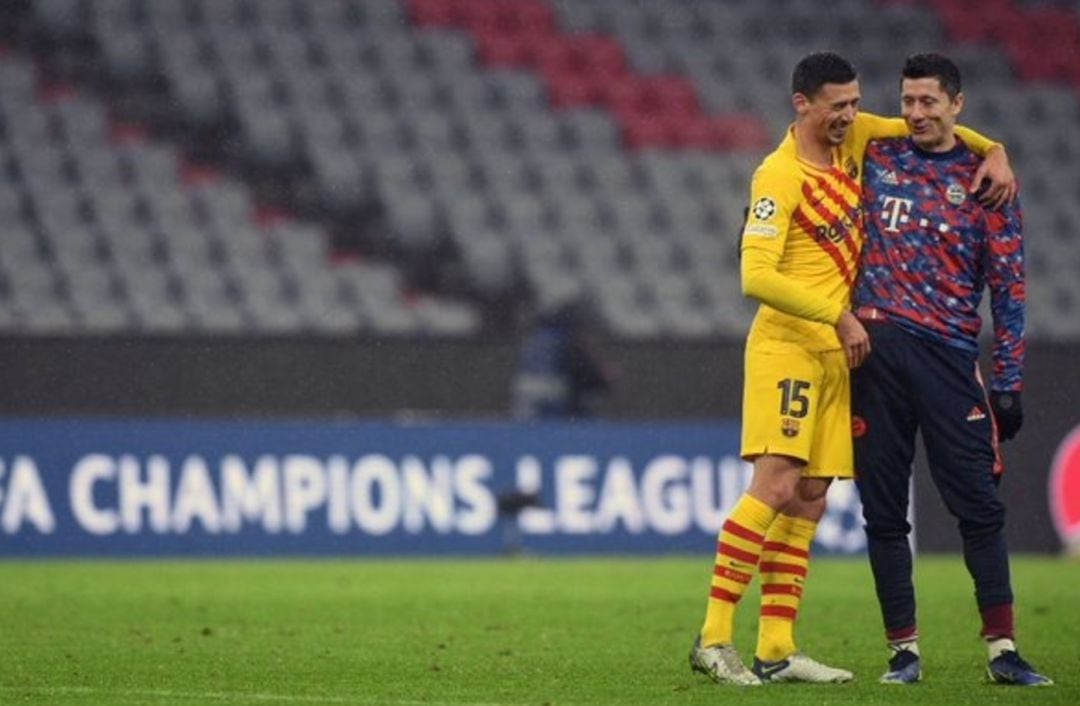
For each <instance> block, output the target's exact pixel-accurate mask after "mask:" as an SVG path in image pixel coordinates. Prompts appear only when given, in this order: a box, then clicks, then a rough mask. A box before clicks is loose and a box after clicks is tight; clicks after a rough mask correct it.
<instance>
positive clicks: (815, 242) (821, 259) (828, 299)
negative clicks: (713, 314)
mask: <svg viewBox="0 0 1080 706" xmlns="http://www.w3.org/2000/svg"><path fill="white" fill-rule="evenodd" d="M958 131H959V133H960V134H961V136H962V137H964V138H965V141H968V140H970V141H969V142H968V144H970V145H972V147H973V149H975V150H976V151H977V152H980V153H982V154H985V152H986V151H987V150H988V149H989V148H990V147H991V146H993V145H994V144H995V143H993V142H991V141H989V140H987V139H986V138H984V137H983V136H981V135H979V134H978V133H974V132H972V131H970V130H967V129H962V128H958ZM906 134H908V130H907V126H906V124H905V123H904V121H903V120H902V119H900V118H883V117H880V116H877V115H872V114H870V113H859V114H858V115H857V116H856V119H855V122H854V124H853V125H852V126H851V128H850V129H849V130H848V134H847V138H846V139H845V141H844V142H843V144H841V145H839V146H838V147H835V148H834V149H833V157H832V165H831V166H829V167H828V168H822V167H818V166H815V165H813V164H810V163H809V162H806V161H804V160H802V159H800V158H799V156H798V154H797V153H796V148H795V138H794V135H793V134H792V132H791V130H788V134H787V135H786V136H785V138H784V140H783V141H782V142H781V143H780V146H779V147H777V148H776V150H775V151H774V152H773V153H772V154H770V155H769V156H768V157H766V158H765V160H764V161H763V162H762V163H761V166H759V167H758V169H757V171H756V172H755V173H754V178H753V183H752V185H751V189H750V211H749V214H748V216H747V221H746V226H745V227H744V229H743V233H742V283H743V292H744V293H745V294H746V295H747V296H750V297H753V298H754V299H757V300H758V301H759V302H761V306H760V307H759V308H758V313H757V316H756V317H755V318H754V323H753V326H752V327H751V331H750V336H751V339H753V338H755V337H764V338H771V339H776V340H783V341H792V342H795V343H799V344H801V345H802V346H804V347H805V348H806V349H807V350H811V351H823V350H832V349H836V348H840V340H839V338H838V337H837V335H836V329H835V324H836V322H837V321H838V320H839V318H840V314H841V312H842V311H843V310H844V309H846V308H847V307H848V306H849V305H850V303H851V290H852V286H853V285H854V282H855V276H856V274H857V267H858V263H859V254H860V252H861V249H862V244H863V240H864V237H865V236H864V232H863V213H862V188H861V186H860V181H861V175H862V164H863V157H864V156H865V154H866V147H867V145H868V144H869V142H870V140H872V139H880V138H887V137H902V136H904V135H906Z"/></svg>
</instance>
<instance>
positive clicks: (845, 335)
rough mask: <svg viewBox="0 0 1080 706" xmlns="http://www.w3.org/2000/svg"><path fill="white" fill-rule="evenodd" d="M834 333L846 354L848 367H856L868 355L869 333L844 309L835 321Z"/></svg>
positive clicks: (853, 315)
mask: <svg viewBox="0 0 1080 706" xmlns="http://www.w3.org/2000/svg"><path fill="white" fill-rule="evenodd" d="M836 334H837V335H838V336H839V337H840V345H841V346H843V347H844V353H845V354H846V355H847V361H848V367H849V368H857V367H859V366H860V365H862V364H863V361H865V360H866V356H868V355H870V334H869V333H867V332H866V327H865V326H863V325H862V322H861V321H859V319H858V318H856V316H855V314H853V313H851V312H850V311H847V310H845V311H844V313H842V314H840V320H839V321H837V322H836Z"/></svg>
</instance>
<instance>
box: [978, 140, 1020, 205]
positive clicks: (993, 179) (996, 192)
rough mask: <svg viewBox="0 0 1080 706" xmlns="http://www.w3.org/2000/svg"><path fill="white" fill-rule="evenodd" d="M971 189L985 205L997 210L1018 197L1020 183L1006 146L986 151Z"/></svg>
mask: <svg viewBox="0 0 1080 706" xmlns="http://www.w3.org/2000/svg"><path fill="white" fill-rule="evenodd" d="M971 190H972V192H973V193H974V194H975V195H976V197H977V198H978V199H979V201H980V203H982V205H983V206H986V207H988V208H992V209H995V210H996V209H999V208H1001V207H1002V206H1004V205H1005V204H1007V203H1011V202H1012V200H1013V199H1015V198H1016V194H1017V191H1018V190H1019V185H1018V184H1017V181H1016V174H1015V173H1014V172H1013V170H1012V165H1010V164H1009V157H1008V155H1006V154H1005V148H1004V147H994V148H992V149H991V150H990V151H989V152H987V153H986V157H985V158H984V159H983V161H982V164H980V165H979V168H978V169H976V170H975V176H974V177H973V178H972V180H971Z"/></svg>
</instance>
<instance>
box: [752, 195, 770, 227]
mask: <svg viewBox="0 0 1080 706" xmlns="http://www.w3.org/2000/svg"><path fill="white" fill-rule="evenodd" d="M750 210H751V211H752V212H753V214H754V218H756V219H757V220H759V221H767V220H769V219H770V218H772V217H773V216H775V215H776V202H775V201H773V200H772V199H771V198H769V197H768V196H762V197H761V198H760V199H758V200H757V201H755V202H754V205H753V206H751V207H750Z"/></svg>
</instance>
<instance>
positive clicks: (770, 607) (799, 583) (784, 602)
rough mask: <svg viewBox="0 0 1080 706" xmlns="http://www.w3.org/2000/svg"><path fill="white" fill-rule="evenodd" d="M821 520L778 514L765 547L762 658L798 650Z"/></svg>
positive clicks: (770, 659) (760, 629) (774, 658)
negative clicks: (797, 626)
mask: <svg viewBox="0 0 1080 706" xmlns="http://www.w3.org/2000/svg"><path fill="white" fill-rule="evenodd" d="M816 531H817V522H813V521H811V520H805V519H802V518H798V517H791V516H788V515H777V517H776V520H775V521H774V522H773V523H772V525H771V526H770V527H769V531H768V532H767V533H766V534H765V542H764V544H763V545H762V548H761V563H760V564H759V566H758V570H759V571H760V573H761V619H760V621H759V622H758V644H757V652H756V654H757V657H758V659H761V660H764V661H768V662H775V661H777V660H781V659H784V658H786V657H789V656H791V655H792V654H793V653H794V652H795V651H796V649H797V648H796V646H795V618H796V617H798V614H799V604H801V603H802V595H803V583H804V582H805V581H806V573H807V570H808V569H809V566H810V544H811V542H813V541H814V533H815V532H816Z"/></svg>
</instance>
